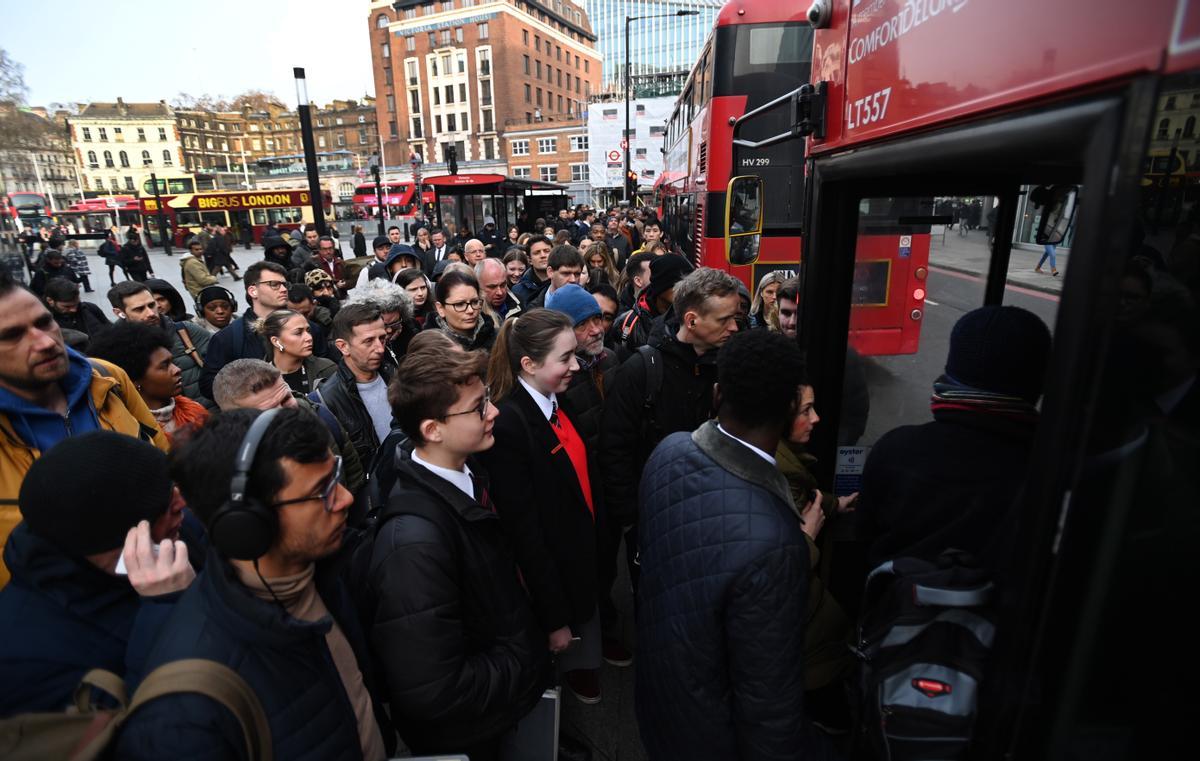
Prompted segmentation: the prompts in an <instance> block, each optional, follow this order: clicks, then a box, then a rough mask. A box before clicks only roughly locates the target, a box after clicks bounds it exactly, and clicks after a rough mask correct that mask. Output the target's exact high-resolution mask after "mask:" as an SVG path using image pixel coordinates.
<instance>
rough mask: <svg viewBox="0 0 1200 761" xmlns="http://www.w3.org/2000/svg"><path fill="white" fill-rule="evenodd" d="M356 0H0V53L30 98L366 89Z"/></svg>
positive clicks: (330, 93) (363, 25)
mask: <svg viewBox="0 0 1200 761" xmlns="http://www.w3.org/2000/svg"><path fill="white" fill-rule="evenodd" d="M368 9H369V5H368V3H367V2H366V0H203V2H187V1H186V0H153V1H151V0H120V2H112V3H104V2H96V1H95V0H87V1H85V0H40V2H27V1H26V2H17V1H16V0H4V2H0V48H4V49H5V50H6V51H8V54H9V56H10V57H11V58H13V59H15V60H16V61H17V62H18V63H21V64H23V65H24V66H25V83H26V84H27V85H28V86H29V103H30V104H31V105H46V104H49V103H52V102H59V103H68V102H73V101H82V102H89V101H113V100H116V98H117V96H118V95H119V96H121V97H122V98H124V99H125V101H126V102H135V101H138V102H154V101H158V100H160V99H163V100H166V101H167V102H170V101H171V100H172V99H173V98H174V97H175V96H176V94H177V93H179V92H187V93H190V94H193V95H200V94H204V93H207V94H210V95H224V96H226V97H231V96H233V95H236V94H238V93H240V92H242V91H244V90H250V89H261V90H270V91H272V92H274V93H275V95H276V96H278V97H279V98H281V99H283V101H284V102H285V103H287V104H288V105H289V106H294V105H295V104H296V88H295V80H294V79H293V77H292V67H294V66H303V67H304V68H305V69H306V75H307V77H308V95H309V98H310V99H311V100H312V101H314V102H316V103H321V104H325V103H328V102H329V101H331V100H333V99H334V98H360V97H362V96H363V95H364V94H373V93H374V90H375V87H374V84H373V82H372V79H371V48H370V40H369V37H368V25H367V16H368Z"/></svg>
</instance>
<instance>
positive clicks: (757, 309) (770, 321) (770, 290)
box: [750, 271, 788, 331]
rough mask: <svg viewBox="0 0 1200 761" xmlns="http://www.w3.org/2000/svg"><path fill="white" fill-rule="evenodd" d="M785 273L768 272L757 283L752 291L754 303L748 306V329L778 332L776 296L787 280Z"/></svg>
mask: <svg viewBox="0 0 1200 761" xmlns="http://www.w3.org/2000/svg"><path fill="white" fill-rule="evenodd" d="M787 279H788V276H787V273H786V272H779V271H776V272H768V273H767V274H765V275H763V276H762V279H761V280H759V281H758V288H755V289H754V302H753V303H752V304H751V305H750V327H752V328H767V329H769V330H775V331H777V330H779V307H778V306H777V304H776V296H777V294H778V293H779V286H781V285H783V281H785V280H787Z"/></svg>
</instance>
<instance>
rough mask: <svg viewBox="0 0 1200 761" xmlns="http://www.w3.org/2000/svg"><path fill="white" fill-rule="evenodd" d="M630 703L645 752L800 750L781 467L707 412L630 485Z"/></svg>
mask: <svg viewBox="0 0 1200 761" xmlns="http://www.w3.org/2000/svg"><path fill="white" fill-rule="evenodd" d="M641 505H642V516H641V521H640V523H639V525H638V535H639V538H640V547H641V563H642V573H641V586H640V587H639V589H638V616H637V644H638V670H637V674H636V684H635V688H634V690H635V692H634V699H635V707H636V711H637V718H638V725H639V727H640V730H641V736H642V741H643V743H644V744H645V746H646V751H647V755H648V756H649V757H650V758H688V759H713V760H714V761H715V760H716V759H721V760H722V761H727V760H731V759H745V760H746V761H773V760H778V761H784V759H787V760H788V761H792V760H793V759H799V758H807V757H808V756H809V754H808V753H807V752H806V750H807V748H808V746H809V737H808V733H807V730H806V727H805V720H804V678H803V676H804V620H805V604H806V598H807V591H808V590H807V582H808V567H809V556H808V547H807V544H806V542H805V540H804V535H803V533H802V532H801V530H800V522H799V513H798V512H797V511H796V508H795V505H794V503H793V502H792V497H791V493H790V491H789V489H788V484H787V481H786V480H785V479H784V477H783V475H782V474H780V473H779V471H778V470H776V468H775V467H774V466H773V465H771V464H770V463H768V462H767V461H766V460H764V459H763V458H762V457H760V456H759V455H757V454H755V453H754V452H753V451H752V450H750V449H749V448H748V447H746V446H745V445H743V444H741V443H739V442H738V441H736V440H734V439H733V438H731V437H730V436H728V435H726V434H724V433H722V432H721V431H720V430H719V429H718V428H717V425H716V423H715V422H709V423H706V424H705V425H704V426H703V427H701V428H700V429H699V430H697V431H696V432H695V433H692V434H687V433H675V434H672V435H670V436H668V437H667V438H666V439H664V440H663V442H662V444H660V445H659V446H658V448H657V449H656V450H655V451H654V454H653V456H651V458H650V461H649V462H648V463H647V465H646V473H645V476H644V478H643V480H642V488H641Z"/></svg>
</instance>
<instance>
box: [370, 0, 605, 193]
mask: <svg viewBox="0 0 1200 761" xmlns="http://www.w3.org/2000/svg"><path fill="white" fill-rule="evenodd" d="M368 23H369V28H370V36H371V58H372V65H373V67H374V75H375V93H376V98H377V100H376V103H375V109H376V113H377V115H378V121H379V128H380V133H381V136H382V139H383V144H384V158H385V161H386V163H387V164H388V165H390V166H396V165H399V164H407V163H408V159H409V157H410V156H411V155H412V154H414V153H415V154H418V155H420V156H421V157H422V159H423V160H424V161H425V162H426V165H427V170H426V171H430V172H439V173H440V172H441V171H443V167H441V166H439V165H441V164H443V163H444V161H445V155H446V153H445V148H446V147H447V146H449V145H454V146H455V147H456V149H457V153H458V161H459V163H460V164H463V163H467V164H469V163H472V162H476V161H486V162H496V161H504V160H505V154H506V152H508V151H509V149H508V148H507V147H502V145H501V142H502V139H504V132H505V130H508V129H515V128H517V127H520V128H522V129H524V128H526V127H530V128H532V127H533V126H534V125H540V126H541V127H543V128H553V127H557V126H559V123H561V122H566V123H567V124H572V123H575V122H576V121H577V120H578V115H579V114H581V113H584V112H585V111H586V109H587V101H588V98H589V97H590V96H591V95H592V94H593V93H595V92H599V83H600V81H601V57H600V54H599V53H598V52H597V51H596V49H595V43H596V37H595V35H594V34H592V32H591V27H590V25H589V22H588V19H587V14H586V13H585V12H584V11H583V9H582V8H581V7H580V6H579V5H576V4H575V3H573V2H570V1H569V0H540V1H538V0H438V2H429V1H428V0H399V2H386V0H372V2H371V11H370V16H369V19H368ZM496 72H503V75H502V76H499V77H497V76H495V73H496ZM566 142H568V141H566V140H564V143H566ZM467 168H468V169H469V167H467ZM531 171H532V169H531ZM565 171H570V170H569V168H568V169H567V170H565Z"/></svg>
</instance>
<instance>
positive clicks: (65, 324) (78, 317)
mask: <svg viewBox="0 0 1200 761" xmlns="http://www.w3.org/2000/svg"><path fill="white" fill-rule="evenodd" d="M45 299H46V306H48V307H50V314H52V315H54V321H55V322H57V323H58V326H59V327H60V328H64V329H66V330H78V331H79V332H80V333H84V334H86V335H89V336H90V335H92V334H93V333H95V332H96V331H98V330H100V329H102V328H104V327H105V326H107V325H109V321H108V318H107V317H105V316H104V311H103V310H102V309H100V307H98V306H96V305H95V304H92V303H91V302H87V301H80V299H79V285H78V284H77V283H72V282H71V281H70V280H65V279H63V278H55V279H54V280H51V281H50V282H49V283H46V293H45Z"/></svg>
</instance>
